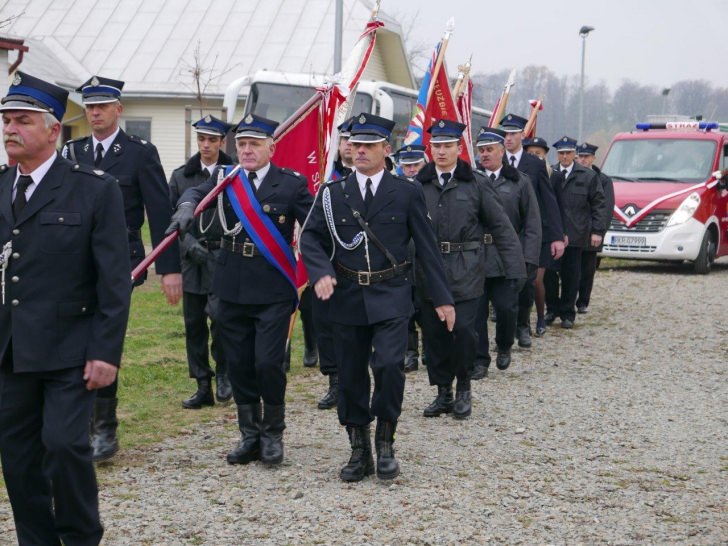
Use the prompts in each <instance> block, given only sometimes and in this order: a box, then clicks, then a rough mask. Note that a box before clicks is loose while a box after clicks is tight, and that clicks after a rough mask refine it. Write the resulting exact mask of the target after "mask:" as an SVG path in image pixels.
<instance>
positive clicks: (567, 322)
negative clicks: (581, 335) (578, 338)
mask: <svg viewBox="0 0 728 546" xmlns="http://www.w3.org/2000/svg"><path fill="white" fill-rule="evenodd" d="M561 327H562V328H565V329H566V330H571V329H572V328H573V327H574V321H573V320H569V319H563V320H562V321H561Z"/></svg>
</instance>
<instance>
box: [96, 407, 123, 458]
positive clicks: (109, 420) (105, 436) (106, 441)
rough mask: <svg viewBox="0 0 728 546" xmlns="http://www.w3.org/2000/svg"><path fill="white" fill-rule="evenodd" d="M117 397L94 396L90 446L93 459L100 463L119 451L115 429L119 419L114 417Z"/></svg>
mask: <svg viewBox="0 0 728 546" xmlns="http://www.w3.org/2000/svg"><path fill="white" fill-rule="evenodd" d="M117 403H118V399H117V398H98V397H97V398H96V402H95V403H94V415H93V424H92V430H93V431H94V435H93V437H92V438H91V447H92V448H93V450H94V453H93V461H94V462H95V463H100V462H103V461H108V460H109V459H111V458H112V457H113V456H114V455H116V452H117V451H119V442H118V440H117V439H116V429H117V428H118V426H119V421H118V420H117V418H116V405H117Z"/></svg>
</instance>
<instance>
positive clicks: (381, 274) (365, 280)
mask: <svg viewBox="0 0 728 546" xmlns="http://www.w3.org/2000/svg"><path fill="white" fill-rule="evenodd" d="M411 265H412V264H411V263H410V262H406V261H405V262H402V263H401V264H399V265H397V266H395V267H390V268H389V269H382V270H381V271H354V270H353V269H349V268H348V267H344V266H343V265H341V264H340V263H338V262H337V263H336V272H337V273H341V276H342V277H344V278H345V279H349V280H350V281H353V282H355V283H357V284H358V285H359V286H369V285H370V284H376V283H378V282H382V281H387V280H389V279H393V278H395V277H399V276H400V275H404V274H405V273H406V272H407V271H408V270H409V268H410V266H411Z"/></svg>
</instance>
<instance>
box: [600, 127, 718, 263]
mask: <svg viewBox="0 0 728 546" xmlns="http://www.w3.org/2000/svg"><path fill="white" fill-rule="evenodd" d="M723 129H724V130H728V127H723ZM727 166H728V133H724V132H721V125H720V124H718V123H716V122H703V121H700V122H698V121H680V122H667V123H638V124H637V130H636V131H632V132H630V133H619V134H617V135H616V136H615V137H614V139H613V140H612V143H611V144H610V146H609V150H608V151H607V155H606V157H605V158H604V162H603V164H602V170H603V171H604V172H605V173H606V174H608V175H609V176H611V177H612V180H613V181H614V195H615V206H614V211H613V216H612V220H611V225H610V226H609V229H608V230H607V233H606V235H605V236H604V249H603V251H602V255H603V256H609V257H613V258H627V259H635V260H662V261H670V262H681V261H683V260H689V261H691V262H693V266H694V270H695V272H696V273H702V274H705V273H708V272H710V267H711V264H712V263H713V261H714V260H715V259H716V257H720V256H724V255H726V254H728V192H727V191H726V190H725V188H724V186H723V183H722V182H721V181H720V180H719V179H718V178H716V171H718V170H720V169H725V168H726V167H727Z"/></svg>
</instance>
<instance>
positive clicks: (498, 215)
mask: <svg viewBox="0 0 728 546" xmlns="http://www.w3.org/2000/svg"><path fill="white" fill-rule="evenodd" d="M478 184H479V186H480V220H481V222H483V225H485V227H486V229H487V230H488V232H489V233H490V234H491V235H492V236H493V244H494V245H495V247H496V248H497V249H498V254H499V255H500V258H501V261H502V262H503V268H504V269H505V276H506V278H508V279H522V278H525V277H526V261H525V259H524V258H523V250H522V249H521V241H520V240H519V239H518V235H517V234H516V230H515V229H513V224H511V221H510V220H509V219H508V215H507V214H506V212H505V210H503V207H502V206H501V204H500V202H499V201H498V199H497V198H496V197H497V196H496V194H495V191H493V189H492V187H491V186H490V185H489V184H488V183H487V182H485V181H478ZM529 185H530V184H529ZM539 251H540V249H539Z"/></svg>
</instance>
